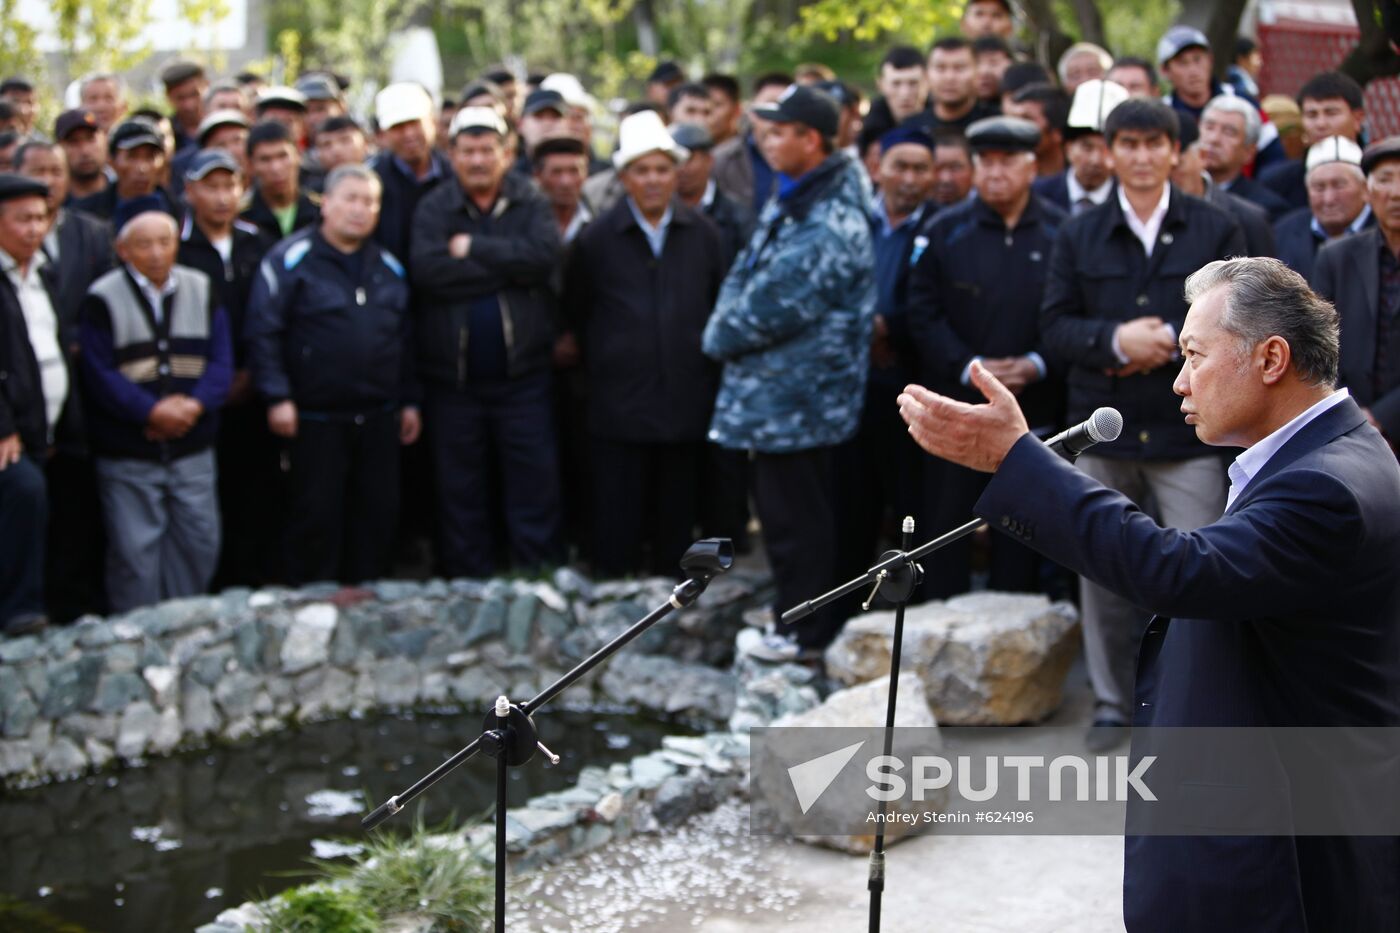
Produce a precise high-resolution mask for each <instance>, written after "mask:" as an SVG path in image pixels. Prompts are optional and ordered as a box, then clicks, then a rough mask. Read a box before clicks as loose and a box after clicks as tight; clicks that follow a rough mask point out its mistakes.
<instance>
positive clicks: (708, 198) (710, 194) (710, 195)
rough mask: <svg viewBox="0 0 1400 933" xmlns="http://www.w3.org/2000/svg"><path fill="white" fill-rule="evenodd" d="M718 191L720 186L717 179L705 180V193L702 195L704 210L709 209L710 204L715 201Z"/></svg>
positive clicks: (701, 202)
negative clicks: (716, 181) (716, 182)
mask: <svg viewBox="0 0 1400 933" xmlns="http://www.w3.org/2000/svg"><path fill="white" fill-rule="evenodd" d="M718 191H719V186H718V185H716V184H715V180H714V179H713V178H711V179H710V180H709V181H707V182H705V193H704V194H702V195H700V209H701V210H702V211H707V210H709V209H710V205H711V204H713V203H715V194H716V193H717V192H718Z"/></svg>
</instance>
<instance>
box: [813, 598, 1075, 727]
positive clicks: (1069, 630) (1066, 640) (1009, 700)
mask: <svg viewBox="0 0 1400 933" xmlns="http://www.w3.org/2000/svg"><path fill="white" fill-rule="evenodd" d="M893 638H894V613H893V612H872V613H869V614H867V615H863V616H858V617H856V618H854V619H851V620H850V621H849V622H847V623H846V626H845V629H844V630H843V631H842V633H841V635H840V637H838V638H837V639H836V641H835V642H833V643H832V645H831V647H830V648H828V649H827V651H826V668H827V672H828V673H829V674H830V675H831V676H832V677H834V678H835V679H836V680H837V681H839V682H841V683H844V684H860V683H866V682H868V681H871V680H873V679H875V678H877V677H888V676H889V673H890V651H891V647H892V642H893ZM1078 646H1079V617H1078V614H1077V613H1076V612H1075V610H1074V607H1073V606H1071V605H1070V604H1069V603H1063V602H1059V603H1051V602H1050V601H1049V600H1048V599H1046V598H1045V597H1044V596H1035V595H1022V594H1013V593H988V592H983V593H969V594H967V595H965V596H958V597H955V598H953V599H950V600H948V601H947V602H930V603H926V604H924V605H921V606H910V607H909V608H908V609H907V610H906V612H905V617H904V649H903V655H902V659H901V662H900V667H901V669H902V670H904V671H914V672H917V674H918V675H919V679H920V680H922V681H923V686H924V690H925V693H926V694H927V696H928V703H929V706H930V707H932V709H933V713H934V715H935V716H936V717H937V718H938V722H939V723H940V724H942V725H945V726H950V725H958V726H1006V725H1017V724H1021V723H1033V722H1040V721H1041V720H1043V719H1045V718H1047V717H1049V716H1050V715H1051V714H1052V713H1054V712H1055V710H1056V709H1057V708H1059V705H1060V702H1061V700H1062V698H1063V693H1064V682H1065V675H1066V674H1067V673H1068V671H1069V668H1070V664H1071V663H1073V661H1074V656H1075V653H1076V651H1077V650H1078Z"/></svg>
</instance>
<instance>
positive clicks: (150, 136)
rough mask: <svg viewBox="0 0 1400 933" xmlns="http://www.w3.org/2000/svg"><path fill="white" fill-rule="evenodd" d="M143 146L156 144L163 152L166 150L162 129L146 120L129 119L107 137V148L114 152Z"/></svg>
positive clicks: (127, 150)
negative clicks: (161, 133)
mask: <svg viewBox="0 0 1400 933" xmlns="http://www.w3.org/2000/svg"><path fill="white" fill-rule="evenodd" d="M142 146H154V147H156V148H157V149H159V150H160V151H161V152H164V151H165V140H164V138H162V137H161V135H160V131H158V130H157V129H156V128H155V127H154V126H152V125H151V124H150V123H147V122H146V121H145V120H139V119H135V120H127V121H126V122H124V123H121V124H119V125H118V126H117V128H116V129H114V130H112V135H111V136H110V137H108V139H107V149H108V151H109V152H112V153H117V152H129V151H131V150H132V149H139V148H140V147H142Z"/></svg>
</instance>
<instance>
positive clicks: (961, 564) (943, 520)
mask: <svg viewBox="0 0 1400 933" xmlns="http://www.w3.org/2000/svg"><path fill="white" fill-rule="evenodd" d="M927 477H928V480H927V485H926V490H927V493H926V495H927V497H928V508H927V514H928V515H929V520H928V522H927V524H926V525H925V528H926V531H927V533H926V534H920V535H919V536H918V537H919V543H922V542H923V541H926V540H928V539H930V538H936V537H938V536H939V535H941V534H943V533H945V532H949V531H952V530H953V529H954V528H957V527H958V526H959V525H965V524H967V523H968V522H970V521H972V519H973V518H975V517H976V516H974V515H973V514H972V507H973V506H974V505H976V504H977V500H978V499H979V498H981V496H982V491H983V490H984V489H986V488H987V483H989V482H990V481H991V478H992V475H991V474H990V473H979V472H978V471H976V470H969V469H967V468H966V467H960V466H957V465H955V464H952V463H948V462H947V461H944V460H936V459H933V458H930V459H929V461H928V463H927ZM1026 495H1035V490H1032V489H1028V490H1026ZM979 534H980V533H979ZM975 537H976V536H975V535H970V536H968V537H966V538H963V539H962V540H960V541H955V542H954V543H952V544H950V545H948V546H947V547H944V548H941V549H939V550H937V551H935V552H933V553H932V554H930V555H929V556H928V557H926V558H924V560H923V561H921V563H922V564H923V567H924V589H925V591H926V593H927V595H928V597H929V598H930V599H947V598H948V597H950V596H958V595H961V594H963V593H966V592H967V591H968V590H969V589H971V587H972V555H973V541H974V538H975ZM988 545H989V547H990V553H989V554H988V558H989V563H988V570H989V572H990V573H989V580H988V583H987V585H988V587H989V588H990V589H993V590H998V591H1001V592H1007V593H1034V592H1037V591H1039V589H1040V557H1039V555H1037V554H1036V552H1035V551H1032V550H1031V549H1030V548H1028V547H1025V546H1023V545H1021V544H1018V543H1016V542H1015V541H1013V540H1011V539H1010V538H1009V537H1007V536H1006V535H1003V534H997V533H992V534H991V535H990V537H989V539H988Z"/></svg>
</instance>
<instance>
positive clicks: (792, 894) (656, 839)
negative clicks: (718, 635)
mask: <svg viewBox="0 0 1400 933" xmlns="http://www.w3.org/2000/svg"><path fill="white" fill-rule="evenodd" d="M1091 706H1092V704H1091V702H1090V695H1089V692H1088V688H1087V685H1086V684H1085V682H1084V673H1083V668H1082V666H1080V665H1076V666H1075V668H1074V669H1073V670H1072V671H1071V672H1070V675H1069V678H1068V683H1067V684H1066V701H1065V704H1064V706H1063V707H1062V708H1061V709H1060V711H1059V712H1058V713H1057V714H1056V716H1055V717H1054V718H1053V720H1052V722H1053V723H1055V724H1060V725H1065V724H1076V725H1077V724H1081V723H1082V724H1085V725H1087V723H1088V721H1089V718H1090V716H1089V712H1090V709H1091ZM867 864H868V862H867V859H866V858H865V857H861V856H852V855H845V854H841V853H838V852H834V851H830V850H827V849H820V848H816V847H813V846H809V845H805V844H802V843H797V842H793V841H790V840H786V839H777V838H772V837H765V836H751V835H749V833H748V810H747V806H746V805H744V804H730V805H726V806H724V807H721V808H720V809H719V810H717V811H716V812H714V813H711V814H706V815H704V816H701V817H697V818H696V819H694V820H691V821H690V822H689V823H687V824H686V825H685V826H684V827H682V828H681V829H680V830H679V831H678V832H671V833H663V834H658V835H653V836H643V837H636V838H633V839H631V840H628V841H627V842H625V843H623V844H620V845H617V846H613V847H611V848H609V849H608V850H606V851H603V852H596V853H591V854H590V855H587V856H585V857H583V858H581V859H577V860H574V861H571V862H568V863H565V864H562V865H558V866H554V867H552V868H549V869H546V870H544V871H541V872H539V873H536V874H535V875H532V876H530V877H527V878H525V879H523V880H521V881H520V882H519V883H518V884H516V885H514V886H513V887H512V891H511V900H510V906H509V913H510V923H509V926H510V929H511V930H522V931H523V930H530V931H539V933H614V931H618V933H620V931H641V933H672V931H683V930H696V931H701V933H748V931H757V930H765V931H766V930H775V929H781V930H801V931H809V930H810V931H821V933H844V931H863V930H866V929H867V928H868V912H869V895H868V893H867V892H866V888H865V883H866V870H867ZM887 864H888V880H887V886H886V892H885V897H884V910H883V918H882V924H881V929H882V930H883V931H887V933H1059V931H1065V933H1070V931H1072V933H1121V931H1122V930H1123V921H1122V911H1121V901H1120V895H1121V886H1122V878H1123V840H1122V837H1121V836H919V837H915V838H912V839H909V840H906V841H903V842H900V843H899V844H897V845H895V846H893V847H892V848H891V849H890V850H889V853H888V863H887Z"/></svg>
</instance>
